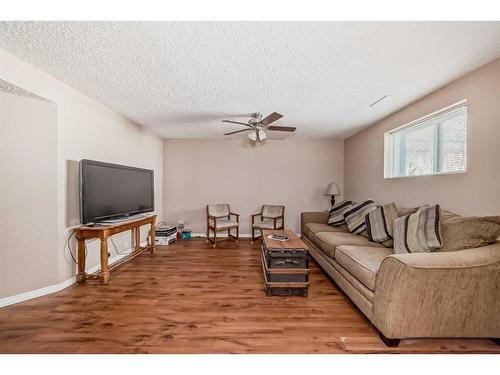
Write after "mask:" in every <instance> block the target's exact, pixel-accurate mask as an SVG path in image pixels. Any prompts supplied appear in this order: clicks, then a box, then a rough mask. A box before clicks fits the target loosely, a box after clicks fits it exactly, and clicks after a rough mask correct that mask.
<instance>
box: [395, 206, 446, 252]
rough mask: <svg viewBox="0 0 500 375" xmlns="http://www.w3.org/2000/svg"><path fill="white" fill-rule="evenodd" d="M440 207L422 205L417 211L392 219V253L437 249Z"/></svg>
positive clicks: (439, 241) (439, 231)
mask: <svg viewBox="0 0 500 375" xmlns="http://www.w3.org/2000/svg"><path fill="white" fill-rule="evenodd" d="M442 245H443V241H442V236H441V207H440V206H439V205H438V204H437V205H435V206H427V205H425V206H422V207H420V208H419V209H418V210H417V212H415V213H413V214H410V215H406V216H402V217H399V218H397V219H396V220H394V253H396V254H403V253H424V252H430V251H434V250H437V249H439V248H440V247H441V246H442Z"/></svg>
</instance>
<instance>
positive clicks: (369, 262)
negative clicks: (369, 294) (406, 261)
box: [335, 245, 393, 290]
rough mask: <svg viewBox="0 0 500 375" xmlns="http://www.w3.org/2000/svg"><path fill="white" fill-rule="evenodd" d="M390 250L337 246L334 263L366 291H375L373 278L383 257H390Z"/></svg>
mask: <svg viewBox="0 0 500 375" xmlns="http://www.w3.org/2000/svg"><path fill="white" fill-rule="evenodd" d="M392 254H393V252H392V250H391V249H387V248H385V247H371V246H345V245H341V246H338V247H337V249H336V250H335V261H336V262H337V263H339V264H340V265H341V266H342V267H344V268H345V269H346V270H347V271H349V272H350V273H351V274H352V275H353V276H354V277H356V279H358V280H359V281H361V282H362V283H363V284H364V285H365V286H366V287H367V288H368V289H370V290H374V289H375V278H376V277H377V273H378V271H379V269H380V265H381V264H382V261H383V260H384V258H385V257H387V256H389V255H392Z"/></svg>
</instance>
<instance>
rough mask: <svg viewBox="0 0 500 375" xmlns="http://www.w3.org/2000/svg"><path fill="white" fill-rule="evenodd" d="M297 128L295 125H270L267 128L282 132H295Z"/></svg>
mask: <svg viewBox="0 0 500 375" xmlns="http://www.w3.org/2000/svg"><path fill="white" fill-rule="evenodd" d="M295 129H297V128H294V127H293V126H270V127H268V128H267V130H274V131H280V132H294V131H295Z"/></svg>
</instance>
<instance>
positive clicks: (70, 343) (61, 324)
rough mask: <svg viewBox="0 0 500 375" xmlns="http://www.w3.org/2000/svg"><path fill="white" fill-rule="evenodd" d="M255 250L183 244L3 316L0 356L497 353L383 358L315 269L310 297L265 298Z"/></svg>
mask: <svg viewBox="0 0 500 375" xmlns="http://www.w3.org/2000/svg"><path fill="white" fill-rule="evenodd" d="M262 277H263V276H262V269H261V265H260V259H259V244H254V245H251V244H250V242H249V241H245V240H243V241H240V243H239V244H235V243H234V242H232V241H227V242H223V243H221V244H220V245H218V248H216V249H213V248H212V246H211V245H210V244H208V243H206V242H205V241H203V240H190V241H182V242H178V243H176V244H174V245H172V246H169V247H160V248H159V249H158V250H157V251H156V253H155V254H153V255H149V254H145V255H142V256H140V257H138V258H136V259H134V260H133V261H131V262H130V263H129V264H126V265H124V266H123V267H122V268H120V269H119V270H117V271H116V272H114V273H113V274H112V277H111V280H110V282H109V284H108V285H100V284H98V283H95V282H88V283H87V284H85V285H78V284H75V285H72V286H71V287H69V288H66V289H64V290H62V291H60V292H58V293H54V294H51V295H48V296H44V297H40V298H36V299H33V300H30V301H26V302H23V303H19V304H17V305H13V306H8V307H5V308H2V309H0V353H469V352H471V353H500V347H499V346H497V345H495V344H493V343H492V342H490V341H489V340H472V339H471V340H468V339H461V340H458V339H457V340H448V339H447V340H435V339H432V340H429V339H419V340H403V341H401V344H400V346H399V347H398V348H387V347H386V346H385V345H384V344H383V343H382V342H381V341H380V339H379V338H378V336H377V335H376V333H375V331H374V329H373V328H372V327H371V325H370V322H369V321H368V320H367V319H366V318H365V317H364V316H363V314H362V313H361V312H360V311H359V310H358V309H357V308H356V307H355V306H354V305H353V304H352V303H351V302H350V301H349V299H348V298H347V297H345V296H344V294H343V293H342V292H341V291H340V290H339V289H338V288H337V287H336V286H335V285H334V284H333V282H332V281H331V280H330V279H329V277H328V276H327V275H325V274H324V273H323V271H322V270H321V269H320V268H319V267H318V266H317V265H316V264H315V263H314V262H311V287H310V291H309V297H307V298H304V297H267V296H266V295H265V293H264V290H263V278H262Z"/></svg>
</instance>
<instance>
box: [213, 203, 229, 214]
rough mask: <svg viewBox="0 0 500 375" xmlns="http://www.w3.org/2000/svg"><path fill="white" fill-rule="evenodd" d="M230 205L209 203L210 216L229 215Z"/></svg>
mask: <svg viewBox="0 0 500 375" xmlns="http://www.w3.org/2000/svg"><path fill="white" fill-rule="evenodd" d="M229 212H230V211H229V205H228V204H226V203H224V204H209V205H208V206H207V213H208V215H209V216H215V217H224V216H226V217H227V216H229Z"/></svg>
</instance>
